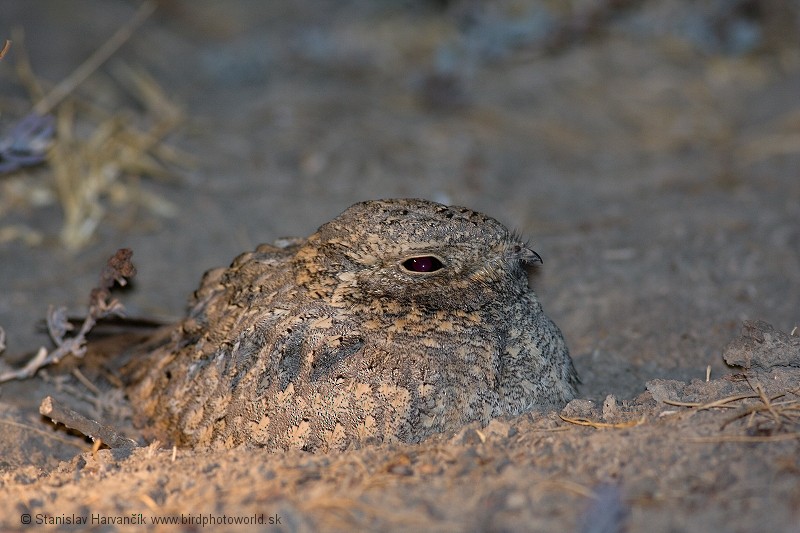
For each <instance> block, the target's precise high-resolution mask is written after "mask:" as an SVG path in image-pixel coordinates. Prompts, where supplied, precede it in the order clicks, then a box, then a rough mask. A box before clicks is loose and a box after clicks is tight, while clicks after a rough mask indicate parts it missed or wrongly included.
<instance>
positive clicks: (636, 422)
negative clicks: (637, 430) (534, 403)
mask: <svg viewBox="0 0 800 533" xmlns="http://www.w3.org/2000/svg"><path fill="white" fill-rule="evenodd" d="M558 416H559V418H561V420H563V421H564V422H569V423H570V424H575V425H578V426H589V427H593V428H595V429H601V428H610V429H624V428H632V427H635V426H639V425H641V424H644V422H645V418H644V417H642V418H640V419H638V420H629V421H627V422H617V423H613V424H611V423H608V422H596V421H594V420H589V419H587V418H570V417H567V416H563V415H558Z"/></svg>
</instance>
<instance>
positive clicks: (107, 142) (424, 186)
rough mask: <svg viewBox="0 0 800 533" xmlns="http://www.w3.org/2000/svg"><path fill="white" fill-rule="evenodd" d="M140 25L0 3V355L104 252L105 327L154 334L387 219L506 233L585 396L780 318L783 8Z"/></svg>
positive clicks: (79, 0)
mask: <svg viewBox="0 0 800 533" xmlns="http://www.w3.org/2000/svg"><path fill="white" fill-rule="evenodd" d="M152 6H153V7H154V8H155V10H154V12H153V13H152V14H149V16H146V15H147V14H148V8H147V6H145V7H144V8H143V7H142V4H140V3H138V2H131V1H125V0H105V1H100V0H74V1H72V2H68V3H67V2H60V1H58V0H51V1H48V0H6V1H4V2H3V3H2V6H0V44H2V42H3V40H4V39H10V40H11V41H12V43H11V45H10V48H8V49H7V50H6V53H5V55H4V56H3V58H2V60H0V172H1V173H0V326H2V327H3V328H4V329H5V331H6V334H7V341H6V344H7V352H6V354H4V355H3V357H5V358H6V359H7V360H9V361H14V360H18V356H19V355H20V354H22V353H23V352H25V351H30V350H34V349H36V348H37V347H38V346H39V345H42V344H45V345H47V342H48V340H47V338H46V336H45V335H43V334H42V333H41V332H40V331H37V323H38V321H39V320H40V319H42V318H43V317H44V316H45V313H46V310H47V307H48V305H51V304H52V305H66V306H67V307H68V308H69V309H70V311H71V312H72V313H73V314H76V315H80V314H81V313H82V310H83V308H84V307H85V303H86V302H87V300H88V294H89V291H90V289H91V288H92V286H93V285H94V283H95V281H96V279H97V276H98V273H99V271H100V269H101V268H102V266H103V264H104V262H105V260H106V258H107V257H109V256H110V255H112V254H113V252H114V251H115V250H116V249H117V248H119V247H122V246H127V247H130V248H132V249H133V250H134V262H135V263H136V264H137V266H138V269H139V274H138V276H137V278H136V281H135V283H134V285H133V287H131V288H130V289H129V290H127V291H126V292H125V293H124V296H123V301H124V303H125V305H126V306H127V308H128V311H129V314H131V315H135V316H147V317H152V318H158V319H172V318H176V317H179V316H180V315H181V314H182V313H183V309H184V304H185V301H186V299H187V297H188V296H189V294H190V293H191V291H192V290H193V289H194V288H195V287H196V286H197V284H198V282H199V279H200V276H201V275H202V273H203V272H204V271H205V270H207V269H208V268H211V267H215V266H220V265H226V264H228V263H229V262H230V261H231V260H232V259H233V257H234V256H236V255H237V254H238V253H240V252H243V251H245V250H248V249H251V248H253V247H255V246H256V245H257V244H258V243H261V242H270V241H273V240H275V239H277V238H279V237H283V236H306V235H308V234H310V233H311V232H313V231H314V230H315V229H316V228H317V227H318V226H319V225H320V224H322V223H324V222H326V221H327V220H329V219H330V218H332V217H333V216H335V215H337V214H338V213H340V212H341V211H342V210H344V209H345V208H346V207H348V206H349V205H350V204H352V203H354V202H356V201H360V200H365V199H373V198H389V197H423V198H428V199H432V200H436V201H440V202H444V203H451V204H459V205H465V206H468V207H471V208H474V209H477V210H480V211H483V212H485V213H487V214H489V215H491V216H494V217H495V218H498V219H499V220H501V221H502V222H504V223H505V224H506V225H508V226H509V227H514V228H517V229H518V230H519V231H520V232H521V233H522V234H523V235H524V236H526V237H527V238H529V239H530V242H531V244H532V246H533V248H534V249H535V250H536V251H537V252H539V253H540V254H541V255H542V256H543V258H544V265H543V266H542V267H541V268H539V269H538V270H537V273H536V275H535V276H534V279H533V285H534V287H535V289H536V291H537V293H538V294H539V296H540V299H541V300H542V303H543V305H544V307H545V310H546V311H547V313H548V314H549V315H550V316H551V317H552V318H554V320H555V321H556V322H557V323H558V324H559V325H560V327H561V328H562V329H563V330H564V333H565V336H566V338H567V341H568V343H569V345H570V347H571V350H572V352H573V356H574V358H575V360H576V365H577V366H578V370H579V372H580V374H581V376H582V378H583V381H584V385H583V389H582V393H583V395H585V396H589V397H596V398H600V399H602V397H604V395H605V394H607V393H614V394H616V395H617V396H618V397H630V396H633V395H635V394H638V393H639V392H640V391H642V390H643V388H644V381H645V380H647V379H652V378H655V377H665V378H676V379H690V378H705V375H706V368H707V366H709V365H710V366H711V367H712V373H713V374H712V375H714V376H719V374H720V373H723V372H727V371H728V370H727V369H726V368H725V366H724V364H723V362H722V360H721V357H720V354H721V350H722V348H723V347H724V345H725V343H726V342H727V341H728V340H729V339H730V338H731V337H732V336H733V335H734V334H736V332H737V331H738V329H739V325H740V322H741V320H743V319H753V318H761V319H765V320H767V321H769V322H771V323H772V324H774V325H775V326H776V327H778V328H779V329H783V330H786V331H789V330H791V329H792V327H793V326H795V325H798V324H800V315H798V309H800V306H798V303H799V302H800V6H799V5H798V4H797V2H794V1H790V0H702V1H701V0H698V1H690V0H642V1H634V0H616V1H614V0H607V1H601V0H596V1H577V0H576V1H556V0H552V1H544V0H541V1H535V0H527V1H522V0H505V1H500V0H498V1H475V0H452V1H447V0H438V1H435V0H427V1H426V0H416V1H414V0H407V1H386V0H384V1H378V0H352V1H336V2H332V1H309V0H292V1H282V0H273V1H271V2H261V1H257V0H239V1H226V2H214V1H210V0H162V1H160V2H155V3H154V4H152ZM137 13H138V16H139V17H140V18H141V19H143V23H142V24H141V25H138V26H136V25H134V24H133V22H132V21H135V20H136V18H137ZM115 34H116V35H117V37H118V38H119V40H118V42H117V43H116V44H119V45H120V46H119V47H118V48H117V49H114V50H112V51H109V50H110V49H109V48H106V49H105V50H104V48H103V47H104V43H108V42H109V40H110V39H111V40H112V44H114V43H113V39H114V37H113V36H114V35H115ZM104 54H105V55H104ZM90 57H95V58H100V59H104V60H103V61H100V62H99V63H98V64H97V65H95V66H94V67H93V68H91V69H90V71H88V72H87V74H88V75H87V76H85V79H84V77H81V76H79V74H81V72H80V71H79V67H80V65H81V64H82V63H83V62H84V61H85V60H86V59H87V58H90ZM76 72H77V74H76ZM64 80H67V83H66V86H67V88H68V90H67V91H66V92H64V94H63V96H62V97H61V98H58V99H57V100H56V99H54V97H53V94H54V93H53V91H54V88H57V87H58V84H59V83H62V85H61V87H62V88H63V87H65V85H63V83H65V82H64ZM69 80H73V81H74V82H75V83H73V84H72V86H70V85H69V83H68V81H69ZM56 94H58V93H56ZM43 101H44V104H43V103H42V102H43ZM37 104H38V109H39V111H44V112H40V116H39V117H38V118H37V119H36V121H34V123H33V126H31V125H30V122H24V119H25V117H26V116H29V113H30V112H31V110H32V109H34V106H35V105H37ZM46 117H51V118H46Z"/></svg>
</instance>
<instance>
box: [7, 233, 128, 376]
mask: <svg viewBox="0 0 800 533" xmlns="http://www.w3.org/2000/svg"><path fill="white" fill-rule="evenodd" d="M132 255H133V252H132V251H131V250H130V249H129V248H120V249H119V250H117V252H116V253H115V254H114V255H113V256H111V258H110V259H109V260H108V262H107V263H106V266H105V267H104V268H103V270H102V272H101V273H100V283H99V284H98V286H97V287H95V288H94V289H92V292H91V296H90V298H89V306H88V311H89V312H88V313H87V315H86V318H85V319H84V321H83V324H81V328H80V330H79V331H78V333H77V334H76V335H74V336H72V337H69V336H67V333H68V332H69V331H71V330H72V329H73V326H72V324H70V323H69V320H68V319H67V314H66V310H65V309H64V308H53V307H52V306H51V307H50V309H49V310H48V313H47V330H48V332H49V333H50V337H51V338H52V339H53V342H54V343H55V344H56V349H55V350H53V351H52V352H48V351H47V350H46V349H45V348H44V347H42V348H39V351H38V352H37V353H36V355H35V356H34V357H33V358H32V359H31V360H30V361H28V363H27V364H26V365H25V366H24V367H22V368H19V369H16V370H6V371H4V372H2V373H0V383H4V382H6V381H10V380H12V379H26V378H29V377H31V376H33V375H34V374H35V373H36V372H37V371H38V370H39V369H40V368H42V367H44V366H48V365H52V364H55V363H58V362H59V361H61V359H63V358H64V357H66V356H67V355H70V354H72V355H74V356H75V357H83V355H84V354H85V353H86V346H85V345H86V335H87V334H88V333H89V331H90V330H91V329H92V328H93V327H94V325H95V324H96V323H97V321H98V320H100V319H101V318H106V317H109V316H122V315H124V311H125V308H124V307H123V305H122V303H120V302H119V300H117V299H116V298H114V299H112V298H111V288H112V287H113V286H114V284H115V283H116V284H119V285H121V286H124V285H126V284H127V280H128V279H129V278H132V277H133V276H134V275H135V274H136V267H134V266H133V263H132V262H131V256H132ZM0 341H2V338H0Z"/></svg>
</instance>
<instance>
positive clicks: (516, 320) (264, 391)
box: [127, 199, 578, 451]
mask: <svg viewBox="0 0 800 533" xmlns="http://www.w3.org/2000/svg"><path fill="white" fill-rule="evenodd" d="M536 261H540V258H539V256H538V254H537V253H536V252H534V251H533V250H531V249H530V248H529V247H528V246H527V245H526V244H525V243H523V242H521V241H520V240H519V238H518V237H517V236H516V235H515V234H514V233H512V232H510V231H509V230H508V229H506V228H505V227H504V226H503V225H502V224H500V223H499V222H498V221H496V220H495V219H493V218H491V217H488V216H486V215H483V214H481V213H477V212H475V211H472V210H470V209H467V208H464V207H450V206H446V205H442V204H438V203H434V202H430V201H425V200H416V199H400V200H378V201H368V202H362V203H358V204H355V205H353V206H352V207H350V208H349V209H347V210H346V211H344V212H343V213H342V214H341V215H339V216H338V217H336V218H335V219H333V220H332V221H331V222H328V223H327V224H324V225H323V226H322V227H320V228H319V230H318V231H317V232H316V233H314V234H313V235H311V236H310V237H308V238H307V239H282V240H280V241H278V242H276V243H275V244H272V245H266V244H265V245H261V246H259V247H258V248H256V250H255V251H253V252H249V253H245V254H242V255H240V256H239V257H237V258H236V259H235V260H234V261H233V263H232V264H231V266H229V267H228V268H219V269H215V270H210V271H208V272H207V273H206V274H205V275H204V277H203V280H202V282H201V284H200V287H199V289H198V290H197V291H196V292H195V293H194V295H193V297H192V299H191V301H190V304H189V310H188V314H187V316H186V318H185V319H183V320H182V321H180V322H179V323H177V324H176V325H175V326H173V327H171V329H170V330H169V332H168V333H167V334H165V335H163V339H162V340H161V341H160V343H158V345H157V346H155V347H154V346H152V345H151V346H150V347H149V348H148V350H146V351H142V353H139V354H134V357H133V359H132V360H131V361H130V363H129V364H128V369H127V371H128V374H129V375H128V378H129V381H130V384H129V386H128V396H129V398H130V399H131V401H132V403H133V405H134V408H135V409H136V410H137V413H138V414H137V417H136V418H137V422H138V423H139V424H142V425H144V426H146V428H148V431H149V433H150V434H151V435H153V436H158V437H160V438H162V439H165V440H167V441H169V442H172V443H175V444H177V445H183V446H200V447H223V448H224V447H232V446H236V445H240V444H248V445H254V446H263V447H266V448H269V449H274V450H286V449H292V448H297V449H303V450H307V451H330V450H343V449H346V448H352V447H360V446H364V445H367V444H370V443H380V442H393V441H395V442H396V441H402V442H418V441H420V440H422V439H424V438H425V437H426V436H428V435H431V434H433V433H436V432H444V431H448V430H454V429H457V428H459V427H460V426H462V425H463V424H465V423H467V422H471V421H480V422H483V423H486V422H487V421H488V420H489V419H491V418H492V417H497V416H501V415H516V414H519V413H522V412H524V411H527V410H530V409H548V408H558V407H561V406H563V405H564V404H565V403H566V402H567V401H569V400H570V399H572V398H573V396H574V395H575V385H576V383H577V380H578V378H577V375H576V373H575V370H574V368H573V365H572V361H571V359H570V356H569V352H568V350H567V347H566V345H565V343H564V339H563V337H562V335H561V332H560V331H559V329H558V327H557V326H556V325H555V324H554V323H553V322H552V321H551V320H550V319H549V318H548V317H547V316H545V314H544V313H543V311H542V308H541V306H540V304H539V301H538V300H537V298H536V295H535V294H534V292H533V291H532V290H531V288H530V287H529V285H528V276H527V271H526V266H528V265H530V264H532V263H534V262H536Z"/></svg>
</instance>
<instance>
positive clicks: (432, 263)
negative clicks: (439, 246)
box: [402, 255, 444, 272]
mask: <svg viewBox="0 0 800 533" xmlns="http://www.w3.org/2000/svg"><path fill="white" fill-rule="evenodd" d="M402 265H403V268H405V269H406V270H409V271H411V272H436V271H437V270H439V269H440V268H442V267H443V266H444V265H442V262H441V261H439V260H438V259H437V258H435V257H433V256H432V255H423V256H421V257H412V258H410V259H406V260H405V261H403V263H402Z"/></svg>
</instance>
